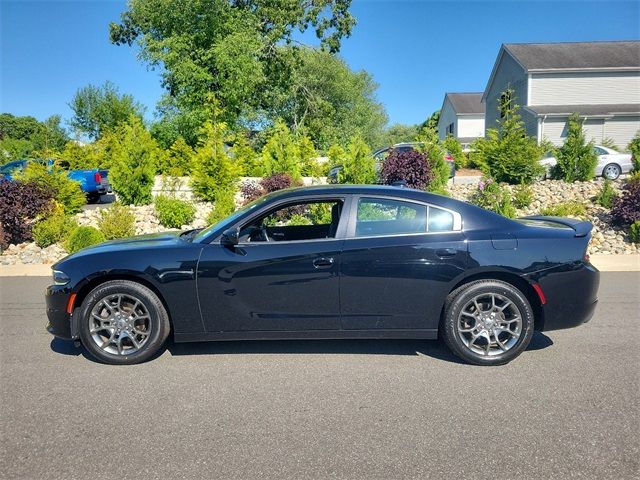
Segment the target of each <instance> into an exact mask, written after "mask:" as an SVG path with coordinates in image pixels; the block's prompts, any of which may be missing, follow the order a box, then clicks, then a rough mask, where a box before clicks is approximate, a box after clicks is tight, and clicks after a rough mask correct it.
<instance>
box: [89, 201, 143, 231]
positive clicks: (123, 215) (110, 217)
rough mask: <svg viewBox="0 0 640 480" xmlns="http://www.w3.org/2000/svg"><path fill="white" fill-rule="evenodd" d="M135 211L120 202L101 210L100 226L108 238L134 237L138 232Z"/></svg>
mask: <svg viewBox="0 0 640 480" xmlns="http://www.w3.org/2000/svg"><path fill="white" fill-rule="evenodd" d="M135 223H136V217H135V215H134V214H133V211H132V210H131V209H130V208H129V207H127V206H126V205H123V204H122V203H120V202H115V203H113V204H112V205H111V206H110V207H109V208H105V209H103V210H101V211H100V219H99V220H98V228H99V229H100V231H101V232H102V234H103V235H104V237H105V238H106V239H107V240H115V239H116V238H127V237H132V236H134V235H135V233H136V229H135Z"/></svg>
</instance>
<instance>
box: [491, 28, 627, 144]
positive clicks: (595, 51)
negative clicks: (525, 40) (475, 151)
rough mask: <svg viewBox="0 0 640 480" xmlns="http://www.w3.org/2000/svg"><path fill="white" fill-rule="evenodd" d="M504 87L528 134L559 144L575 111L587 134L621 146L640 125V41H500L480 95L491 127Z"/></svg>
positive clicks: (497, 111) (597, 139)
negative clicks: (525, 42) (482, 92)
mask: <svg viewBox="0 0 640 480" xmlns="http://www.w3.org/2000/svg"><path fill="white" fill-rule="evenodd" d="M508 88H511V89H512V90H513V91H514V93H515V102H516V103H517V104H518V105H520V106H521V107H522V109H521V111H520V114H521V115H522V119H523V121H524V122H525V126H526V129H527V133H528V134H529V135H533V136H537V138H538V141H541V140H542V139H547V140H549V141H551V142H552V143H554V144H555V145H561V144H562V143H563V142H564V139H565V138H566V135H567V117H568V116H569V115H571V114H572V113H578V114H580V116H581V117H582V118H583V120H584V124H583V125H584V129H585V131H586V134H587V139H588V140H591V139H593V140H594V141H595V142H596V143H600V142H602V140H603V139H605V138H610V139H612V140H613V141H614V142H615V144H616V145H618V146H620V147H622V148H625V147H626V146H627V144H628V143H629V141H630V140H631V139H632V138H633V136H634V135H635V134H636V132H637V131H638V130H640V41H625V42H582V43H529V44H515V43H511V44H504V45H502V47H501V48H500V51H499V53H498V57H497V59H496V62H495V64H494V66H493V71H492V72H491V76H490V77H489V82H488V83H487V87H486V88H485V91H484V94H483V95H482V102H483V103H484V105H485V107H486V115H485V126H486V128H494V127H495V126H496V120H497V119H498V118H499V115H500V112H499V107H498V106H499V104H500V98H501V96H502V94H503V92H505V91H506V90H507V89H508Z"/></svg>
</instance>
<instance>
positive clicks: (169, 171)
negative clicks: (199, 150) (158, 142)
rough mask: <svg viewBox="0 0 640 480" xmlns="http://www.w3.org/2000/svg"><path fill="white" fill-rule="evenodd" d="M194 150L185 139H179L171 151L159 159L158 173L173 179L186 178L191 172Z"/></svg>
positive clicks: (164, 153)
mask: <svg viewBox="0 0 640 480" xmlns="http://www.w3.org/2000/svg"><path fill="white" fill-rule="evenodd" d="M193 154H194V152H193V149H192V148H191V147H190V146H189V145H187V142H185V141H184V138H182V137H178V138H177V139H176V141H175V142H173V145H171V147H169V149H168V150H167V151H165V152H163V154H162V155H160V156H159V158H158V165H157V168H156V171H157V173H160V174H165V175H169V176H172V177H184V176H187V175H189V173H190V172H191V159H192V157H193Z"/></svg>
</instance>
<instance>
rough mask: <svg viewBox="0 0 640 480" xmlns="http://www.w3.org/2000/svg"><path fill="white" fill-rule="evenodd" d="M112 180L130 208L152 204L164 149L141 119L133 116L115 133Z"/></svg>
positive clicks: (110, 155) (112, 152)
mask: <svg viewBox="0 0 640 480" xmlns="http://www.w3.org/2000/svg"><path fill="white" fill-rule="evenodd" d="M112 133H113V135H112V137H113V139H112V142H111V145H110V148H109V159H110V164H111V167H110V170H109V179H110V180H111V183H112V185H113V189H114V190H115V191H116V193H117V194H118V197H119V198H120V199H121V200H122V202H123V203H124V204H126V205H148V204H149V203H151V199H152V197H151V190H152V189H153V182H154V180H155V173H156V165H157V163H158V160H159V158H160V149H159V147H158V144H157V143H156V141H155V140H154V139H153V137H152V136H151V134H150V133H149V132H148V131H147V129H146V128H144V125H143V124H142V122H141V121H140V119H139V118H138V117H136V116H132V117H131V118H130V119H129V121H128V122H127V123H123V124H121V125H119V126H118V127H117V128H116V129H115V130H114V131H113V132H112Z"/></svg>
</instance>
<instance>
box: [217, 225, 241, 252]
mask: <svg viewBox="0 0 640 480" xmlns="http://www.w3.org/2000/svg"><path fill="white" fill-rule="evenodd" d="M220 243H221V244H222V245H224V246H225V247H235V246H236V245H237V244H238V229H237V228H230V229H229V230H225V231H224V232H222V237H221V238H220Z"/></svg>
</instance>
